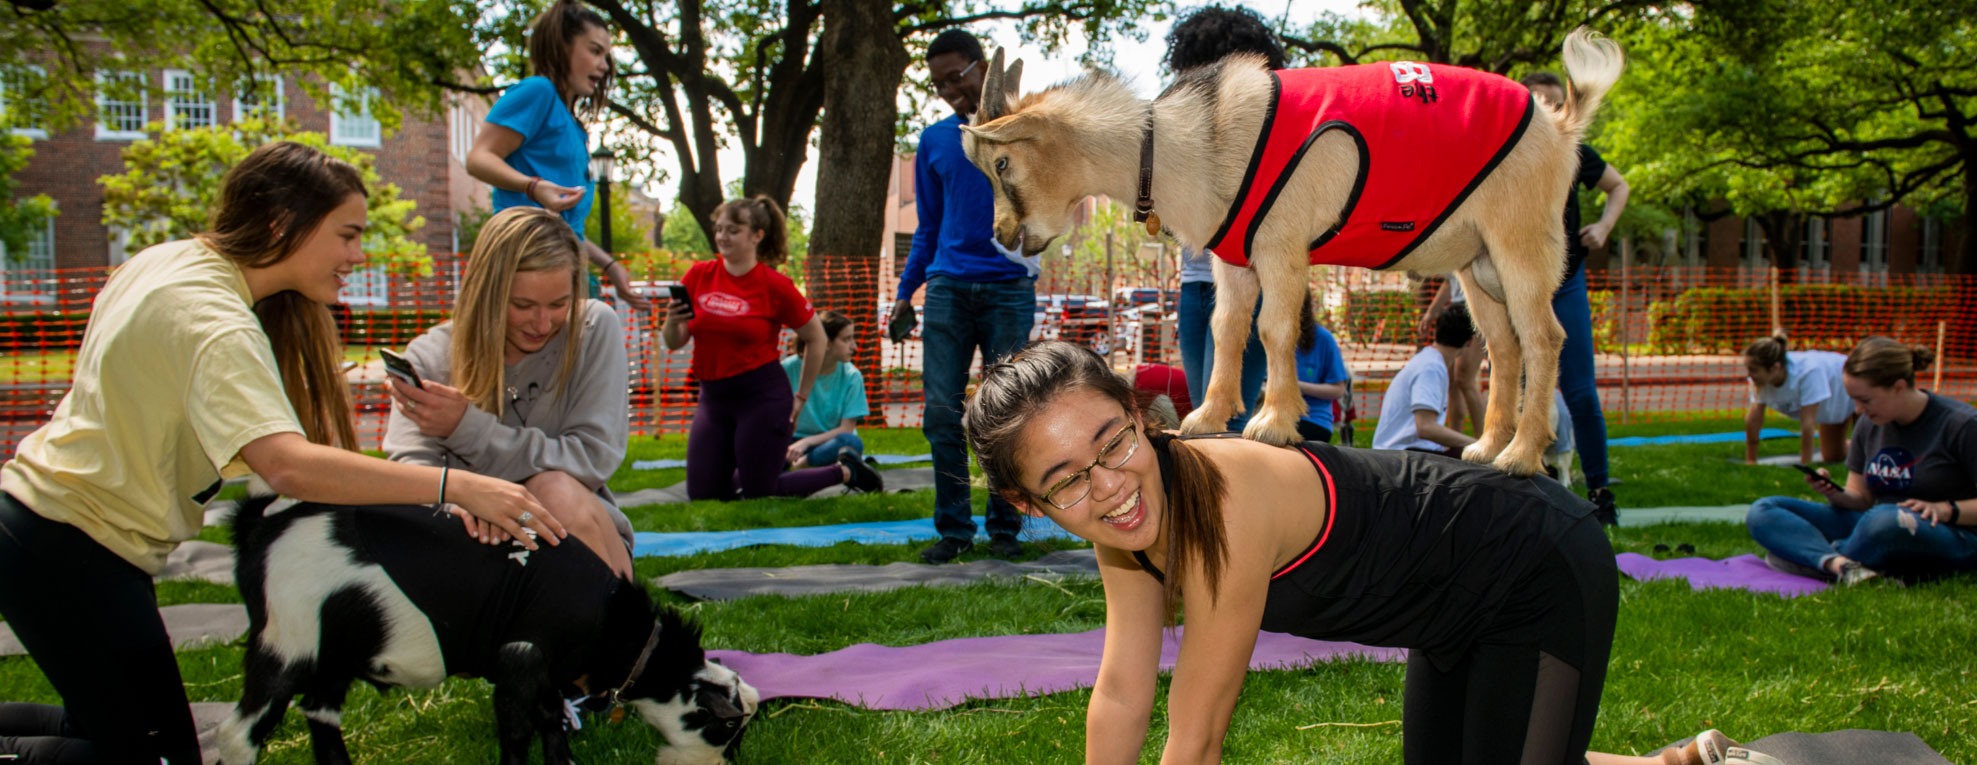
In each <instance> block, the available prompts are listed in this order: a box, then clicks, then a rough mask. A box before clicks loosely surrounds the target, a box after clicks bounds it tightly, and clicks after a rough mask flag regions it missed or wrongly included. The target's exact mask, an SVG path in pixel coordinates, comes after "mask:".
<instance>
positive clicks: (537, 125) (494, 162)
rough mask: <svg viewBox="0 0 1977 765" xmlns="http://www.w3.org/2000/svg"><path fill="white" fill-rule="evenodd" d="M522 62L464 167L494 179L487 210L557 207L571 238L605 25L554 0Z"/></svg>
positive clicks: (617, 270)
mask: <svg viewBox="0 0 1977 765" xmlns="http://www.w3.org/2000/svg"><path fill="white" fill-rule="evenodd" d="M529 67H530V68H531V69H533V70H534V71H535V76H534V77H530V78H528V79H525V80H522V81H521V82H518V83H515V85H514V87H511V88H509V89H508V92H507V93H504V94H502V96H501V100H500V101H496V102H495V104H494V108H493V109H491V110H489V111H488V113H487V122H486V124H485V125H483V126H482V127H481V132H480V135H479V136H478V137H476V138H475V139H474V148H473V149H471V150H469V151H468V152H467V163H466V164H467V173H468V174H470V175H472V176H474V177H475V178H477V179H480V180H481V181H484V182H486V183H487V184H488V185H490V186H493V187H494V211H495V212H500V211H502V210H505V209H508V208H510V207H514V206H516V205H531V206H535V207H541V208H543V209H546V210H549V211H550V212H554V213H557V214H558V215H561V216H562V218H563V221H564V222H566V223H568V224H570V229H571V230H573V231H575V232H576V234H577V238H578V239H583V238H584V220H585V219H586V218H587V217H589V216H590V206H591V202H592V199H593V195H592V193H591V192H592V191H594V190H595V184H594V183H593V182H592V181H591V177H590V134H589V133H588V132H587V131H586V130H585V129H584V122H585V121H587V120H590V119H593V118H595V117H596V116H597V111H598V110H599V109H600V108H602V107H603V106H604V103H605V101H606V100H607V98H608V96H607V94H608V93H609V92H610V90H611V80H612V62H611V28H610V27H609V26H607V25H606V24H605V22H604V17H603V16H599V15H598V14H597V12H596V11H593V10H590V9H588V8H585V7H584V6H583V5H582V4H581V3H578V2H576V1H575V0H556V3H555V4H553V5H551V6H549V10H546V11H543V13H542V15H541V16H539V17H537V18H536V20H535V23H534V24H532V25H531V26H530V34H529ZM583 252H584V258H585V259H586V260H588V261H590V262H591V263H592V264H594V265H596V266H598V267H599V268H602V269H604V275H605V276H606V277H608V278H610V280H611V286H612V287H613V288H615V289H616V290H617V292H618V296H619V297H622V298H624V300H625V302H626V303H627V304H629V305H630V306H631V307H632V308H633V309H636V310H640V311H643V310H646V309H648V308H651V307H652V301H650V300H647V299H646V298H645V297H644V296H642V295H639V294H638V293H636V292H633V291H632V287H631V274H630V272H628V271H626V270H625V266H624V264H622V263H619V262H617V261H616V260H614V259H613V258H612V257H611V255H610V253H607V252H605V251H604V250H603V249H602V248H600V247H598V246H597V245H596V244H593V243H591V242H590V241H588V240H585V241H584V242H583Z"/></svg>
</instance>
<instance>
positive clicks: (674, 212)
mask: <svg viewBox="0 0 1977 765" xmlns="http://www.w3.org/2000/svg"><path fill="white" fill-rule="evenodd" d="M659 248H660V249H663V250H670V251H672V252H687V253H696V254H712V253H713V252H714V245H713V244H712V243H710V242H708V241H707V232H706V231H704V230H702V229H701V226H700V222H699V221H697V220H694V218H693V211H692V210H689V209H687V208H686V205H683V204H680V203H679V202H677V201H675V202H673V209H671V210H667V211H666V230H665V231H663V232H661V233H660V239H659Z"/></svg>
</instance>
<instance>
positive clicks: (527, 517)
mask: <svg viewBox="0 0 1977 765" xmlns="http://www.w3.org/2000/svg"><path fill="white" fill-rule="evenodd" d="M515 520H516V521H518V522H521V523H528V522H529V521H533V520H535V513H531V512H529V511H527V510H523V511H522V514H521V516H520V517H517V518H516V519H515Z"/></svg>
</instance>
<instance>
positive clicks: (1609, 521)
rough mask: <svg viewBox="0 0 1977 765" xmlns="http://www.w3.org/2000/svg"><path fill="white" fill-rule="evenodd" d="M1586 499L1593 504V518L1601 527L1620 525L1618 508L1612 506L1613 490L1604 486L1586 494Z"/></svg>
mask: <svg viewBox="0 0 1977 765" xmlns="http://www.w3.org/2000/svg"><path fill="white" fill-rule="evenodd" d="M1586 499H1589V500H1592V502H1593V517H1594V518H1597V519H1599V522H1600V524H1601V525H1603V526H1618V525H1620V508H1619V507H1617V506H1615V505H1614V504H1613V490H1612V489H1608V488H1606V487H1604V486H1602V487H1600V488H1597V489H1594V490H1592V491H1589V492H1586Z"/></svg>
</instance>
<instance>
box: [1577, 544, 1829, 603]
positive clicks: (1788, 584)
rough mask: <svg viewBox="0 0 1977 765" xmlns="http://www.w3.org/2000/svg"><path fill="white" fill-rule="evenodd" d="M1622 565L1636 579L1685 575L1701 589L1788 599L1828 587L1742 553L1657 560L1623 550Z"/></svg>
mask: <svg viewBox="0 0 1977 765" xmlns="http://www.w3.org/2000/svg"><path fill="white" fill-rule="evenodd" d="M1614 562H1616V563H1618V564H1619V565H1620V573H1623V574H1626V575H1627V576H1630V577H1633V578H1634V580H1636V581H1641V582H1645V581H1648V580H1650V579H1668V578H1682V579H1687V580H1689V586H1690V587H1694V588H1695V589H1698V590H1706V589H1711V588H1715V589H1735V590H1750V591H1752V592H1774V593H1777V594H1779V595H1782V596H1785V597H1787V598H1795V597H1798V596H1800V595H1809V594H1811V593H1815V592H1819V591H1821V590H1824V589H1826V587H1827V584H1826V583H1825V582H1822V581H1819V580H1817V579H1807V578H1805V577H1802V576H1794V575H1792V574H1787V573H1784V572H1782V571H1774V570H1772V568H1771V567H1770V566H1766V565H1764V561H1763V559H1761V558H1758V557H1757V556H1755V555H1739V556H1737V557H1735V558H1728V559H1725V560H1710V559H1708V558H1676V559H1674V560H1655V559H1653V558H1650V557H1647V556H1645V555H1640V554H1637V553H1621V554H1619V555H1617V556H1614Z"/></svg>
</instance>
